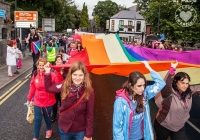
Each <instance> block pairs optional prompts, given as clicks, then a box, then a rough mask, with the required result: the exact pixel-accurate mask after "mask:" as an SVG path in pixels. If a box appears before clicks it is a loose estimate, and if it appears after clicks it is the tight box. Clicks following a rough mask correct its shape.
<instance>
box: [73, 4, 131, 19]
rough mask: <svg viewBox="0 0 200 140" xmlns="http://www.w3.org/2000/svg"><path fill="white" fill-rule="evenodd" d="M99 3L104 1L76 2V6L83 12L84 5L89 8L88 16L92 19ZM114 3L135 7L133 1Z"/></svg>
mask: <svg viewBox="0 0 200 140" xmlns="http://www.w3.org/2000/svg"><path fill="white" fill-rule="evenodd" d="M98 1H104V0H75V3H76V5H78V9H79V10H82V8H83V3H84V2H85V4H86V5H87V7H88V14H89V18H90V19H91V18H92V11H93V9H94V6H95V5H97V3H98ZM112 1H113V2H116V3H117V4H118V5H122V6H126V7H127V8H128V7H131V6H133V0H112Z"/></svg>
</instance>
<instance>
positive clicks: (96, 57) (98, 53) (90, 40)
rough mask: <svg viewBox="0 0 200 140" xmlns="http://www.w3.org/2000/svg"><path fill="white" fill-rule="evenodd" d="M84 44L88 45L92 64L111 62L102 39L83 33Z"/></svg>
mask: <svg viewBox="0 0 200 140" xmlns="http://www.w3.org/2000/svg"><path fill="white" fill-rule="evenodd" d="M81 38H82V45H83V46H85V47H86V49H87V52H88V57H89V62H90V64H91V65H96V64H97V65H98V64H103V65H104V64H110V60H109V58H108V55H107V53H106V50H105V47H104V43H103V40H102V39H96V38H95V36H94V35H90V34H89V35H82V36H81Z"/></svg>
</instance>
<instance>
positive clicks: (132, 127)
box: [113, 61, 165, 140]
mask: <svg viewBox="0 0 200 140" xmlns="http://www.w3.org/2000/svg"><path fill="white" fill-rule="evenodd" d="M143 63H144V65H145V67H146V68H147V69H148V70H149V71H150V74H151V76H152V79H153V81H154V82H155V83H154V84H153V85H150V86H147V85H146V84H147V82H146V79H145V77H144V75H143V74H142V73H140V72H137V71H135V72H132V73H130V75H129V78H128V81H127V82H125V83H124V85H123V86H122V87H123V88H122V89H120V90H118V91H116V100H115V103H114V113H113V140H142V139H144V140H153V139H154V135H153V129H152V124H151V118H150V109H149V103H148V100H149V99H151V98H153V97H154V96H155V95H156V94H157V93H159V92H160V91H161V90H162V89H163V87H164V86H165V82H164V80H163V79H162V77H161V76H160V75H159V74H158V73H157V72H155V71H154V70H153V69H152V68H151V67H150V66H149V64H148V62H147V61H143Z"/></svg>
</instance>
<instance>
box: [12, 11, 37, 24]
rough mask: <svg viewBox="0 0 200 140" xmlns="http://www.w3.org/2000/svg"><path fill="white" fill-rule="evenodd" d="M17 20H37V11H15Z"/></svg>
mask: <svg viewBox="0 0 200 140" xmlns="http://www.w3.org/2000/svg"><path fill="white" fill-rule="evenodd" d="M15 21H26V22H30V21H33V22H37V21H38V12H37V11H15Z"/></svg>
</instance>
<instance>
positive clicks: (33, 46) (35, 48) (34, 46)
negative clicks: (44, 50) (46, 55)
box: [31, 40, 41, 54]
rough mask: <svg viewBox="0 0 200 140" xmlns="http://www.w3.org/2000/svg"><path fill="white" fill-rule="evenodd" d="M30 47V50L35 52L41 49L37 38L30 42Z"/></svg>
mask: <svg viewBox="0 0 200 140" xmlns="http://www.w3.org/2000/svg"><path fill="white" fill-rule="evenodd" d="M31 49H32V52H34V53H35V54H37V53H38V52H39V51H40V49H41V45H40V41H39V40H38V41H35V42H31Z"/></svg>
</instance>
